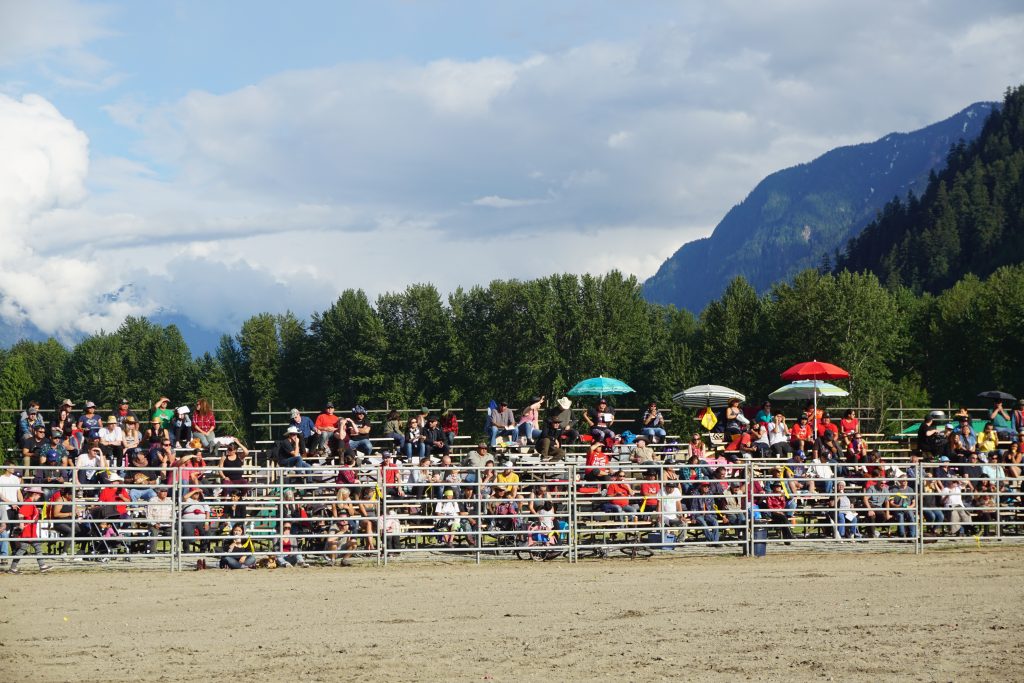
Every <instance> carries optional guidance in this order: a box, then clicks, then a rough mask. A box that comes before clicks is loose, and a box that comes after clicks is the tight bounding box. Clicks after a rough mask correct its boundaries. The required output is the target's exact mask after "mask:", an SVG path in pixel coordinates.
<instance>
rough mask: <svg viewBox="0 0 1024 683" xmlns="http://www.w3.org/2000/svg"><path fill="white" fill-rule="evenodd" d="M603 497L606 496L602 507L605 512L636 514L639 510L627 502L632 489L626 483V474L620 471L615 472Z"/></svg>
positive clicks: (636, 506)
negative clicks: (606, 498)
mask: <svg viewBox="0 0 1024 683" xmlns="http://www.w3.org/2000/svg"><path fill="white" fill-rule="evenodd" d="M605 495H606V496H608V500H606V501H605V503H604V506H603V507H604V511H605V512H613V513H614V512H636V511H637V510H639V509H640V507H639V506H638V505H635V504H631V503H630V502H629V497H630V496H632V495H633V487H632V486H630V485H629V484H628V483H627V482H626V473H625V472H623V471H622V470H618V471H616V472H615V475H614V476H613V477H612V480H611V482H609V484H608V489H607V490H606V491H605Z"/></svg>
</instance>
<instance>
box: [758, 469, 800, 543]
mask: <svg viewBox="0 0 1024 683" xmlns="http://www.w3.org/2000/svg"><path fill="white" fill-rule="evenodd" d="M764 502H765V505H766V506H767V508H768V514H769V517H770V518H771V523H772V525H773V526H775V527H777V528H778V529H779V530H780V531H781V532H782V537H783V538H784V539H786V545H789V542H790V541H791V540H793V530H792V529H790V522H789V517H788V516H786V498H785V496H784V495H783V494H782V484H781V483H779V482H775V483H774V484H772V494H771V495H770V496H768V497H767V498H765V499H764Z"/></svg>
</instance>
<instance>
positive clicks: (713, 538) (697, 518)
mask: <svg viewBox="0 0 1024 683" xmlns="http://www.w3.org/2000/svg"><path fill="white" fill-rule="evenodd" d="M690 519H692V520H693V521H694V522H696V523H697V524H698V525H699V526H700V527H701V531H702V532H704V540H705V541H707V542H708V543H718V540H719V532H718V517H716V516H715V500H714V498H713V497H712V496H711V482H709V481H702V482H700V483H699V484H698V485H697V494H696V495H695V496H693V497H692V498H690Z"/></svg>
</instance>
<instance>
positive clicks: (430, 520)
mask: <svg viewBox="0 0 1024 683" xmlns="http://www.w3.org/2000/svg"><path fill="white" fill-rule="evenodd" d="M544 403H545V397H543V396H535V397H532V398H531V400H530V402H529V403H528V404H527V405H526V406H525V409H524V410H523V411H521V412H520V416H519V417H518V418H516V416H515V414H514V412H513V411H512V410H511V409H510V408H509V407H508V404H507V403H506V402H502V401H498V402H495V404H494V406H492V407H491V408H490V409H489V410H488V412H487V415H486V422H485V425H484V427H485V430H484V433H485V434H486V436H487V439H486V440H485V441H483V442H481V443H480V444H478V445H477V446H476V447H474V448H472V449H469V450H460V449H456V441H455V439H456V437H458V434H459V423H460V421H459V419H458V417H457V415H456V413H455V411H446V412H444V413H442V414H441V415H436V414H433V413H431V412H430V411H429V410H427V409H423V410H421V411H419V412H418V413H417V414H415V415H412V416H410V417H408V418H403V416H402V415H401V414H400V413H399V412H398V411H391V412H389V413H388V414H387V416H386V418H385V419H384V420H383V430H382V431H381V432H380V436H382V437H383V439H382V440H381V439H378V440H377V441H376V442H375V441H374V438H375V437H376V435H375V434H374V425H373V423H372V421H371V420H370V419H369V418H368V413H367V410H366V409H365V408H364V407H362V406H359V405H357V406H354V407H353V408H352V409H351V410H350V411H346V414H344V415H339V414H337V413H336V410H335V406H334V405H333V404H331V403H327V404H326V405H325V406H324V409H323V410H322V412H321V413H320V414H319V415H317V416H316V418H315V419H311V418H310V417H308V416H305V415H303V414H302V413H301V411H299V410H297V409H296V410H292V411H291V412H290V416H289V421H288V425H287V427H286V429H285V434H284V436H283V438H282V439H280V440H279V441H277V442H276V443H274V444H273V445H272V446H271V447H270V448H268V449H267V455H268V457H269V464H275V465H278V466H279V467H280V468H282V471H284V472H285V473H286V474H285V477H286V479H285V480H284V483H285V484H286V485H287V486H288V487H289V488H288V489H287V490H285V489H282V488H280V487H279V488H277V489H273V488H271V487H270V484H272V483H274V482H269V481H267V480H265V479H264V478H263V477H261V476H260V475H259V468H254V463H253V462H252V461H251V460H250V459H249V455H250V453H249V450H248V449H247V448H246V446H245V445H243V444H242V443H241V442H240V441H239V440H238V439H236V438H234V437H217V436H216V433H215V432H216V427H217V424H216V418H215V416H214V413H213V411H212V408H211V406H210V405H209V403H208V402H207V401H205V400H200V401H197V402H196V404H195V405H194V407H190V406H179V407H177V408H173V409H172V408H171V407H170V405H171V403H170V401H169V399H168V398H167V397H161V398H160V399H159V400H157V401H155V402H154V404H153V406H152V408H151V409H150V410H147V411H146V413H148V415H144V416H143V418H142V419H141V420H140V418H139V417H138V416H137V415H136V413H135V411H134V410H133V409H132V408H131V406H130V405H129V402H128V401H122V402H120V404H119V405H118V406H117V408H116V409H114V410H113V411H112V412H111V414H109V415H106V416H103V415H100V414H99V412H98V410H97V406H96V405H95V404H93V403H92V402H86V403H85V404H84V406H83V409H82V412H81V414H80V415H78V416H77V417H75V416H74V415H73V410H74V409H75V405H74V404H73V403H72V402H71V401H64V403H63V404H62V405H61V406H60V408H59V410H58V411H57V412H56V415H55V416H54V417H53V419H52V420H49V421H47V420H45V419H44V418H43V414H42V411H41V410H40V409H39V406H38V405H36V404H31V405H30V406H29V407H28V409H27V410H26V411H25V412H24V413H23V414H22V415H21V416H20V419H19V424H18V432H19V451H20V456H21V458H20V460H21V466H20V467H18V466H17V464H16V462H17V461H15V462H14V463H9V464H8V465H7V466H6V468H5V470H4V472H3V474H2V475H0V556H8V555H11V554H13V555H14V556H15V557H14V558H13V561H12V563H11V567H10V569H9V571H13V572H15V573H16V572H18V571H19V569H18V561H19V557H20V556H22V555H32V556H40V557H38V564H39V568H40V570H42V571H47V570H48V569H49V565H47V564H46V563H45V561H44V559H43V558H42V557H41V556H42V555H43V554H44V546H43V545H42V543H43V541H44V540H45V541H46V550H47V551H49V552H53V553H58V554H59V553H63V554H73V555H74V556H75V558H76V559H81V556H82V555H83V554H86V555H87V554H90V553H91V554H94V555H95V556H96V557H97V558H98V561H109V559H110V557H111V556H113V555H117V554H124V555H126V556H131V555H133V554H152V553H156V552H157V551H158V549H160V548H162V549H163V550H166V549H167V548H168V547H169V543H170V540H171V537H172V536H173V534H171V527H172V525H173V524H175V523H176V522H177V521H179V519H178V518H176V514H177V515H178V516H179V517H180V523H181V543H182V547H181V549H182V550H183V551H184V552H186V553H196V554H201V555H209V556H212V557H217V558H219V565H220V566H222V567H226V568H232V569H239V568H242V569H248V568H252V567H254V566H256V564H257V562H258V560H259V558H260V557H270V558H271V559H272V560H273V562H274V564H276V565H277V566H281V567H290V566H307V565H308V558H309V557H310V556H311V555H310V553H312V557H315V558H318V559H320V558H327V559H329V560H330V561H331V562H334V561H340V562H341V564H343V565H347V564H349V563H350V558H351V556H352V555H353V553H359V552H376V551H377V550H378V548H377V546H378V544H379V543H380V542H385V543H388V544H389V545H390V546H391V547H393V548H395V549H397V548H398V547H399V546H400V544H401V541H402V539H403V538H405V537H415V536H416V533H414V531H416V530H420V531H423V530H425V532H426V534H427V535H428V537H429V538H430V539H432V541H433V542H434V543H435V544H438V545H440V546H441V547H447V548H457V547H460V546H461V547H471V548H473V547H475V548H479V547H481V546H482V545H483V544H484V543H485V540H484V539H485V538H489V539H490V542H493V543H494V544H496V545H503V544H508V543H513V544H519V543H524V544H526V545H527V546H535V545H539V546H552V545H558V544H560V543H562V542H564V540H565V538H566V527H567V525H568V520H569V518H570V516H571V515H570V514H569V509H568V506H569V501H570V498H575V500H576V505H577V506H579V507H578V510H577V513H576V516H577V521H578V523H581V524H585V523H586V522H587V520H605V521H610V522H613V523H615V524H617V525H620V526H621V527H623V528H624V529H642V530H645V531H644V532H645V533H647V531H646V530H651V531H653V530H654V529H657V530H659V538H662V537H671V538H678V540H679V542H683V541H685V540H686V539H690V540H697V541H700V542H702V543H705V544H714V545H717V544H721V543H727V542H736V543H742V542H744V541H745V540H746V535H747V532H748V530H749V528H750V523H754V524H756V525H762V526H763V527H764V528H766V529H769V530H771V531H772V532H773V534H775V535H777V537H778V538H779V540H780V541H782V542H787V543H788V542H792V541H793V540H795V536H794V530H795V529H796V522H797V520H798V518H802V519H803V520H804V522H805V523H804V525H803V526H802V529H803V532H804V533H807V531H808V530H811V531H815V530H816V533H817V534H819V535H821V534H824V535H830V536H834V537H837V538H843V539H846V538H852V539H856V538H861V537H865V536H868V537H879V536H893V537H896V538H902V539H907V540H909V539H913V538H915V537H916V535H917V533H918V529H919V528H922V529H923V530H924V531H925V533H926V534H928V535H929V536H941V535H953V536H956V535H960V536H962V535H967V534H976V535H980V534H984V533H987V532H988V531H989V528H990V527H992V525H993V524H994V523H995V522H996V521H997V515H998V513H997V508H1008V509H1017V508H1019V507H1020V506H1021V499H1020V489H1021V481H1022V464H1021V458H1022V455H1021V450H1020V443H1021V441H1022V440H1024V439H1022V438H1024V401H1022V402H1021V403H1020V405H1018V406H1017V407H1016V408H1015V409H1014V410H1012V411H1006V410H1004V409H1003V407H1002V405H1001V404H997V405H996V406H995V407H993V409H992V411H991V413H990V414H989V418H990V419H989V420H988V422H987V423H986V424H985V427H984V429H983V430H981V433H979V434H975V433H974V429H973V426H972V425H971V420H970V419H969V416H968V414H967V413H966V411H963V412H962V414H960V415H957V416H954V421H953V423H951V424H940V423H942V422H943V421H944V420H939V419H937V416H934V415H928V416H926V417H925V419H924V421H923V422H922V425H921V428H920V430H919V432H918V435H917V436H918V438H917V448H916V449H914V450H913V451H912V452H911V453H910V454H909V456H908V457H907V458H906V462H900V463H898V464H890V463H887V462H886V461H885V458H884V457H883V455H882V454H880V453H879V452H878V451H876V450H872V449H871V448H870V447H869V446H868V444H867V442H866V440H865V439H864V438H863V435H862V433H861V431H860V424H859V420H858V418H857V416H856V414H855V413H854V411H848V412H846V413H845V414H844V415H843V417H842V418H841V419H840V420H838V421H837V422H834V421H833V419H832V417H831V416H830V415H829V414H828V412H826V411H824V410H822V409H820V408H819V409H817V412H815V408H814V406H813V405H808V406H806V407H805V409H804V410H803V411H802V412H801V414H799V415H798V417H797V419H796V420H794V421H792V424H790V423H789V421H788V420H787V419H786V417H785V416H784V415H783V414H781V413H779V412H774V411H773V410H772V406H771V404H770V403H769V402H765V403H764V404H761V405H760V409H759V410H758V411H757V412H756V413H755V412H754V411H753V410H749V409H747V410H744V409H743V407H742V406H741V405H740V403H739V402H733V403H730V404H729V405H728V406H726V407H725V409H724V410H723V411H721V413H720V414H721V419H720V422H719V425H718V430H719V431H718V432H717V433H718V434H719V435H720V438H718V439H715V438H714V433H712V434H710V435H705V434H702V433H700V432H694V433H692V434H691V435H690V436H689V438H688V440H686V442H685V443H674V442H673V443H667V440H668V438H669V437H668V434H667V430H666V420H665V417H664V415H663V414H662V413H661V412H660V411H659V410H658V407H657V404H656V403H653V402H652V403H650V404H648V405H647V406H646V408H645V410H644V411H643V414H642V416H641V417H640V419H639V420H638V421H637V423H638V424H639V425H640V428H639V431H640V433H639V434H630V433H628V432H627V431H625V430H622V431H617V430H616V426H617V422H616V417H615V409H614V408H613V407H611V406H610V405H609V402H608V401H607V400H606V399H598V400H596V401H595V402H594V403H593V404H592V405H591V406H588V407H586V408H585V409H584V410H582V411H578V413H577V412H574V411H573V410H572V403H571V401H570V400H569V399H568V398H567V397H563V398H561V399H559V400H558V401H555V402H554V405H553V407H552V408H551V409H550V410H544V408H543V405H544ZM576 414H579V415H580V418H581V421H580V422H578V423H577V421H576V420H575V419H574V415H576ZM577 426H579V427H581V430H580V431H577V429H576V427H577ZM581 431H582V434H581ZM581 442H582V443H583V444H584V446H583V447H584V448H585V450H586V455H585V460H584V462H583V463H582V464H581V465H580V466H578V467H573V468H572V469H570V468H568V467H565V466H564V465H563V461H564V460H566V459H567V458H568V457H569V455H568V450H569V447H570V446H573V445H575V444H579V443H581ZM375 443H376V446H375ZM528 452H529V453H533V454H534V455H535V456H538V458H537V461H538V462H540V463H545V464H546V465H547V469H546V470H543V472H544V473H543V474H538V470H537V469H536V468H535V467H533V466H527V465H524V464H523V463H524V462H527V460H526V458H523V460H522V461H520V462H518V463H517V462H516V461H515V459H514V456H515V455H516V454H519V455H523V454H524V453H528ZM762 461H764V462H763V463H762ZM570 473H575V474H576V475H577V480H571V479H570V478H569V477H568V475H569V474H570ZM126 479H127V480H128V481H125V480H126ZM919 488H920V490H918V489H919ZM570 490H571V491H572V493H573V496H570ZM175 491H176V492H178V495H179V496H180V498H179V500H174V499H173V498H172V495H173V492H175ZM274 491H276V492H277V493H276V494H275V493H274ZM296 493H297V494H298V496H296ZM273 495H277V496H278V500H279V502H280V503H281V505H280V506H279V507H278V508H277V509H276V512H274V511H272V514H270V515H269V516H267V515H264V518H263V519H262V520H261V521H260V523H261V524H263V527H262V529H263V530H264V531H267V532H269V537H270V539H271V540H270V546H271V549H270V550H269V551H268V550H267V547H266V546H265V544H263V543H261V542H259V539H257V543H254V539H253V537H252V532H253V530H255V529H257V528H258V527H257V526H256V523H257V520H259V513H258V511H257V508H260V509H264V510H265V509H266V508H267V505H265V503H267V501H268V496H273ZM919 516H920V519H919ZM808 520H810V521H808ZM815 520H817V521H815ZM44 530H45V533H44ZM410 530H413V531H410ZM620 531H621V529H620ZM72 538H74V539H75V542H76V543H77V544H78V545H79V548H78V549H76V548H72V547H71V545H72V544H71V539H72ZM633 538H634V539H636V538H639V537H638V536H636V535H634V536H633ZM218 539H220V540H218ZM12 550H13V553H12ZM205 564H206V561H205V558H204V557H201V558H200V559H198V566H200V567H204V566H205Z"/></svg>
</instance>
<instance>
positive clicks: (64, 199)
mask: <svg viewBox="0 0 1024 683" xmlns="http://www.w3.org/2000/svg"><path fill="white" fill-rule="evenodd" d="M88 145H89V141H88V139H87V138H86V136H85V134H84V133H82V132H81V131H80V130H78V129H77V128H76V127H75V125H74V123H72V122H71V121H69V120H68V119H66V118H64V117H63V116H62V115H61V114H60V112H58V111H57V109H56V108H54V106H53V105H52V104H50V103H49V102H48V101H46V100H45V99H43V98H41V97H39V96H37V95H26V96H25V97H23V98H21V99H20V100H16V99H13V98H10V97H7V96H6V95H0V159H2V160H3V162H2V163H0V244H3V245H4V248H3V250H0V318H4V319H7V320H10V321H14V322H24V321H28V322H31V323H32V324H34V325H36V326H37V327H39V328H41V329H42V330H44V331H46V332H49V333H52V334H58V335H62V336H67V335H73V334H75V333H77V332H82V331H86V332H93V331H96V330H97V329H100V328H102V327H107V328H111V327H113V326H116V325H117V324H119V322H120V321H121V320H122V319H123V318H124V316H126V315H130V314H134V313H140V312H144V311H145V310H146V308H145V306H140V305H139V304H138V303H137V302H134V301H126V300H124V299H123V298H122V297H121V295H120V294H121V292H120V290H121V287H122V283H120V282H118V281H117V280H116V279H115V278H113V277H111V276H110V272H109V269H108V264H107V263H106V258H105V256H104V255H103V254H95V253H93V250H92V249H91V247H90V245H89V243H88V241H87V237H86V236H85V234H84V233H85V230H84V229H83V228H84V226H81V225H79V224H77V223H78V222H77V221H75V222H76V226H75V230H73V231H72V233H71V235H70V236H67V235H65V236H62V237H61V236H58V239H61V240H62V241H63V242H64V244H63V247H64V248H63V249H62V250H61V251H62V253H59V254H56V255H52V256H45V255H42V254H40V253H38V252H37V251H36V245H37V244H38V243H39V242H40V241H41V240H40V239H39V236H38V234H37V232H36V231H35V230H34V229H33V223H34V221H35V220H37V219H38V218H40V217H42V216H47V215H53V214H54V213H55V212H67V211H73V210H74V208H75V207H76V206H77V205H78V204H79V203H80V202H82V201H83V200H84V198H85V187H84V182H85V178H86V174H87V172H88V167H89V160H88ZM93 229H95V227H94V228H93Z"/></svg>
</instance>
